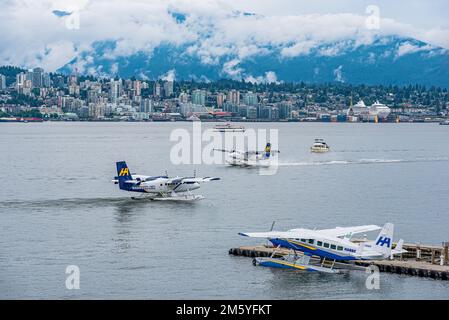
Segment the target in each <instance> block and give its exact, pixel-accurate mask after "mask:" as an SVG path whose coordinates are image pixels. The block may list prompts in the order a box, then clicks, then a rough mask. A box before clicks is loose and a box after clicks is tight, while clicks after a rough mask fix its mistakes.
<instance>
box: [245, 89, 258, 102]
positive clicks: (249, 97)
mask: <svg viewBox="0 0 449 320" xmlns="http://www.w3.org/2000/svg"><path fill="white" fill-rule="evenodd" d="M257 102H258V101H257V94H255V93H254V92H251V91H248V92H246V93H245V94H243V103H244V104H246V105H247V106H256V105H257Z"/></svg>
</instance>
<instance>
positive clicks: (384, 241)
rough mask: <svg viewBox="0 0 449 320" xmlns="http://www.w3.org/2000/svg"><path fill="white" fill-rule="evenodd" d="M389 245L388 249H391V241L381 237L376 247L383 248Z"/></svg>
mask: <svg viewBox="0 0 449 320" xmlns="http://www.w3.org/2000/svg"><path fill="white" fill-rule="evenodd" d="M385 244H386V245H387V248H390V247H391V239H390V238H387V237H385V238H384V237H379V239H378V240H377V242H376V246H381V247H383V246H384V245H385Z"/></svg>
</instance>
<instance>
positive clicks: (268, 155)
mask: <svg viewBox="0 0 449 320" xmlns="http://www.w3.org/2000/svg"><path fill="white" fill-rule="evenodd" d="M270 154H271V143H269V142H268V143H267V146H266V147H265V158H269V157H270Z"/></svg>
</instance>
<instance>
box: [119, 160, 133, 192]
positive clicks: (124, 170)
mask: <svg viewBox="0 0 449 320" xmlns="http://www.w3.org/2000/svg"><path fill="white" fill-rule="evenodd" d="M116 165H117V180H118V184H119V187H120V189H122V190H128V191H129V190H130V189H131V186H132V185H130V184H126V183H125V181H127V180H132V176H131V174H130V173H129V168H128V166H127V165H126V162H125V161H120V162H117V163H116Z"/></svg>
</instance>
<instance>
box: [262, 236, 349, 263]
mask: <svg viewBox="0 0 449 320" xmlns="http://www.w3.org/2000/svg"><path fill="white" fill-rule="evenodd" d="M270 242H271V243H272V244H273V245H274V246H276V247H277V246H279V245H280V246H281V247H283V248H287V249H293V250H297V251H302V252H304V253H305V254H308V255H314V256H320V257H323V258H329V259H332V260H357V259H356V258H355V257H353V256H340V255H338V254H335V253H332V252H328V251H324V250H321V249H319V248H318V247H316V246H313V245H311V244H308V243H307V244H306V243H305V244H304V246H302V245H300V244H296V243H291V242H288V241H287V240H286V239H270ZM308 247H313V248H315V250H312V249H310V248H308Z"/></svg>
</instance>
